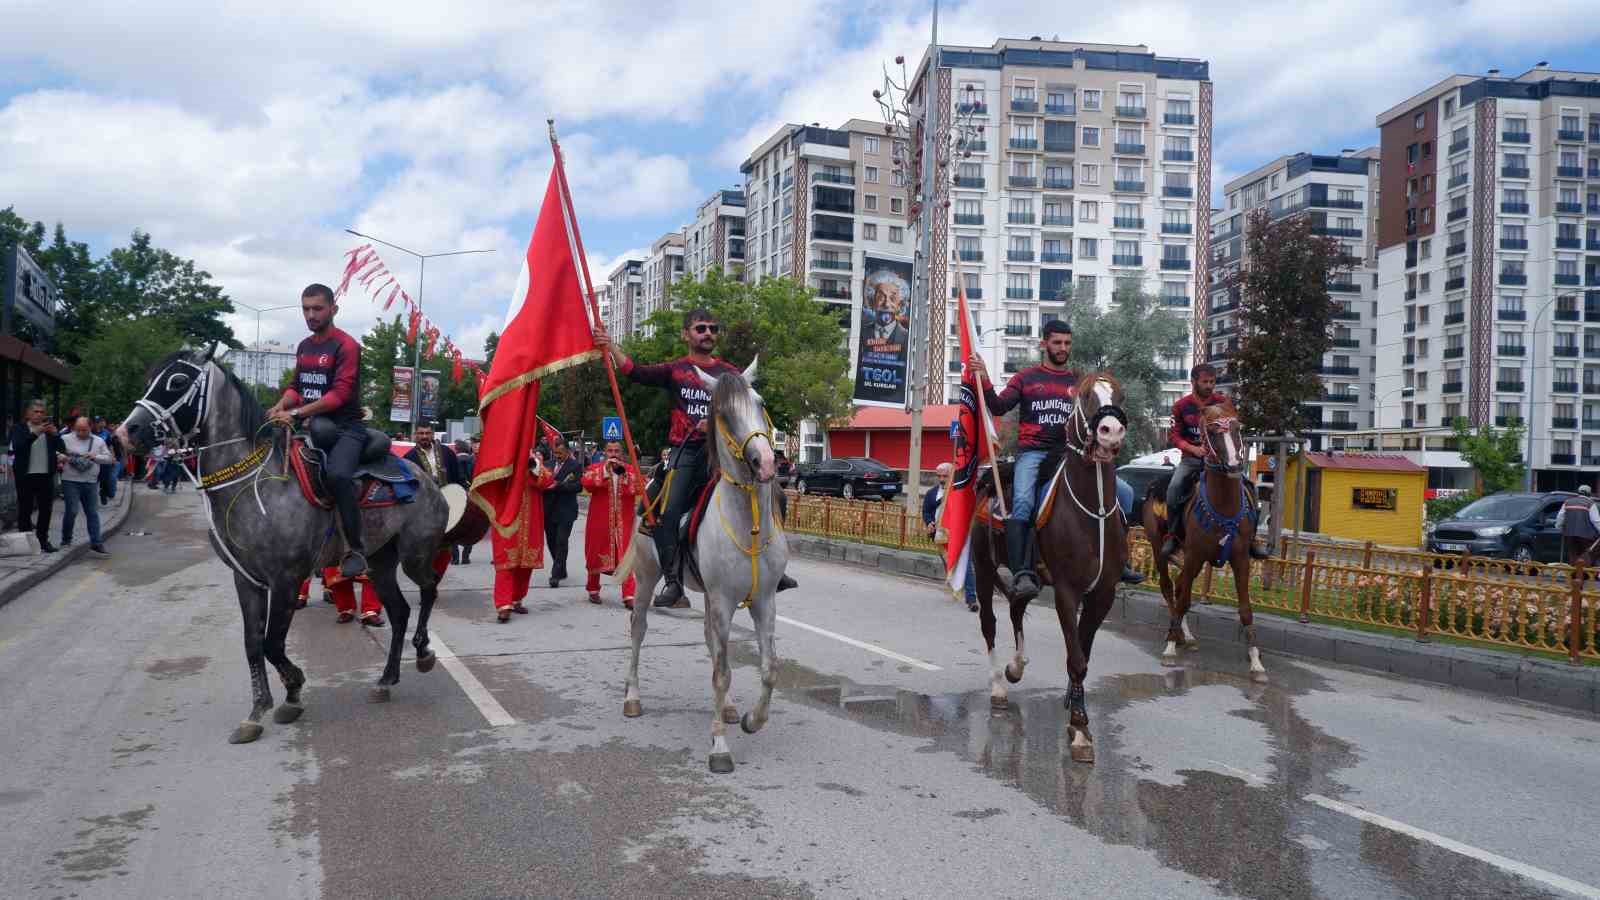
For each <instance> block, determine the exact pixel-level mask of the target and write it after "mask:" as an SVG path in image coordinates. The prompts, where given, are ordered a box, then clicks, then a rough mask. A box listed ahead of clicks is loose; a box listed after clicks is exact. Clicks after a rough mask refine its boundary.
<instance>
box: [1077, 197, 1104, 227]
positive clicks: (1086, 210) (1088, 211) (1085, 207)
mask: <svg viewBox="0 0 1600 900" xmlns="http://www.w3.org/2000/svg"><path fill="white" fill-rule="evenodd" d="M1078 221H1080V222H1098V221H1100V202H1099V201H1098V200H1085V201H1083V202H1082V203H1080V204H1078Z"/></svg>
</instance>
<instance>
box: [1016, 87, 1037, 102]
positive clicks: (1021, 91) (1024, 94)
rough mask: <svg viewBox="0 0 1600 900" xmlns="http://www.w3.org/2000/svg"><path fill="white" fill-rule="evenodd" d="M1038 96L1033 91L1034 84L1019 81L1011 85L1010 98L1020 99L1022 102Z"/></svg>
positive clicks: (1032, 99)
mask: <svg viewBox="0 0 1600 900" xmlns="http://www.w3.org/2000/svg"><path fill="white" fill-rule="evenodd" d="M1038 98H1039V95H1038V94H1036V93H1034V86H1033V85H1031V84H1020V83H1019V84H1013V85H1012V86H1011V99H1013V100H1020V101H1022V102H1024V103H1030V102H1032V101H1034V100H1037V99H1038Z"/></svg>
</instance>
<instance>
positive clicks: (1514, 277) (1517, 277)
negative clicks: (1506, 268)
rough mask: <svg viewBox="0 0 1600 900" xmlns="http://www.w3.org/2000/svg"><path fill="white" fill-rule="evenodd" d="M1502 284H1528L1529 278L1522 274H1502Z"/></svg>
mask: <svg viewBox="0 0 1600 900" xmlns="http://www.w3.org/2000/svg"><path fill="white" fill-rule="evenodd" d="M1500 283H1501V284H1527V283H1528V276H1527V275H1525V274H1523V273H1521V272H1501V273H1500Z"/></svg>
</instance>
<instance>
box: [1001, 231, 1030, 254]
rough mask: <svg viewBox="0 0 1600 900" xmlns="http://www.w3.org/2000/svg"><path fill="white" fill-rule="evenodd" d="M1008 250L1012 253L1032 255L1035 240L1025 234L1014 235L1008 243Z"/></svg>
mask: <svg viewBox="0 0 1600 900" xmlns="http://www.w3.org/2000/svg"><path fill="white" fill-rule="evenodd" d="M1006 250H1008V251H1010V252H1012V253H1032V252H1033V238H1032V237H1031V236H1029V235H1025V234H1021V235H1018V234H1014V235H1012V236H1011V237H1010V239H1009V240H1008V241H1007V242H1006Z"/></svg>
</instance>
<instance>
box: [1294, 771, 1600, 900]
mask: <svg viewBox="0 0 1600 900" xmlns="http://www.w3.org/2000/svg"><path fill="white" fill-rule="evenodd" d="M1305 799H1306V800H1308V801H1310V802H1312V803H1315V804H1316V805H1318V806H1320V807H1322V808H1324V809H1331V810H1333V811H1334V812H1338V813H1344V814H1345V815H1347V816H1350V817H1351V818H1353V819H1360V820H1361V821H1363V822H1370V823H1372V824H1373V825H1378V826H1381V827H1383V828H1387V829H1389V830H1390V831H1395V832H1399V833H1400V834H1403V835H1407V836H1408V837H1413V838H1416V839H1417V840H1419V841H1427V842H1428V843H1430V844H1433V845H1434V846H1436V847H1443V848H1444V849H1446V850H1449V851H1450V852H1452V853H1459V854H1461V855H1462V856H1466V857H1471V858H1472V859H1476V860H1478V861H1480V862H1486V863H1488V864H1489V865H1491V866H1494V867H1495V868H1497V869H1501V870H1503V871H1506V872H1510V873H1512V874H1513V875H1520V876H1522V877H1523V878H1526V879H1528V880H1530V881H1537V882H1540V883H1541V884H1547V885H1549V886H1550V887H1553V888H1555V889H1557V890H1561V891H1566V892H1567V893H1569V894H1575V895H1577V896H1579V897H1591V898H1595V900H1600V888H1596V887H1592V886H1590V885H1587V884H1584V883H1583V882H1581V881H1573V880H1572V879H1571V878H1565V877H1563V876H1561V875H1557V874H1555V873H1554V872H1546V871H1545V870H1544V869H1540V868H1537V867H1535V866H1530V865H1528V864H1527V863H1520V862H1517V861H1516V860H1514V859H1506V858H1505V857H1504V856H1500V855H1499V854H1496V853H1490V852H1489V851H1487V850H1480V849H1478V848H1477V847H1474V846H1472V845H1470V844H1463V843H1461V842H1460V841H1453V840H1451V839H1449V838H1447V837H1445V836H1443V835H1438V834H1434V833H1433V832H1431V831H1424V830H1423V829H1421V828H1417V827H1415V826H1412V825H1407V824H1406V823H1404V822H1397V821H1395V820H1394V819H1391V818H1389V817H1387V816H1380V815H1378V814H1377V813H1373V812H1368V811H1366V810H1364V809H1362V808H1361V807H1359V806H1351V805H1350V804H1348V803H1340V802H1339V801H1338V800H1333V799H1330V798H1328V797H1324V796H1322V795H1321V794H1307V795H1306V796H1305Z"/></svg>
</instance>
